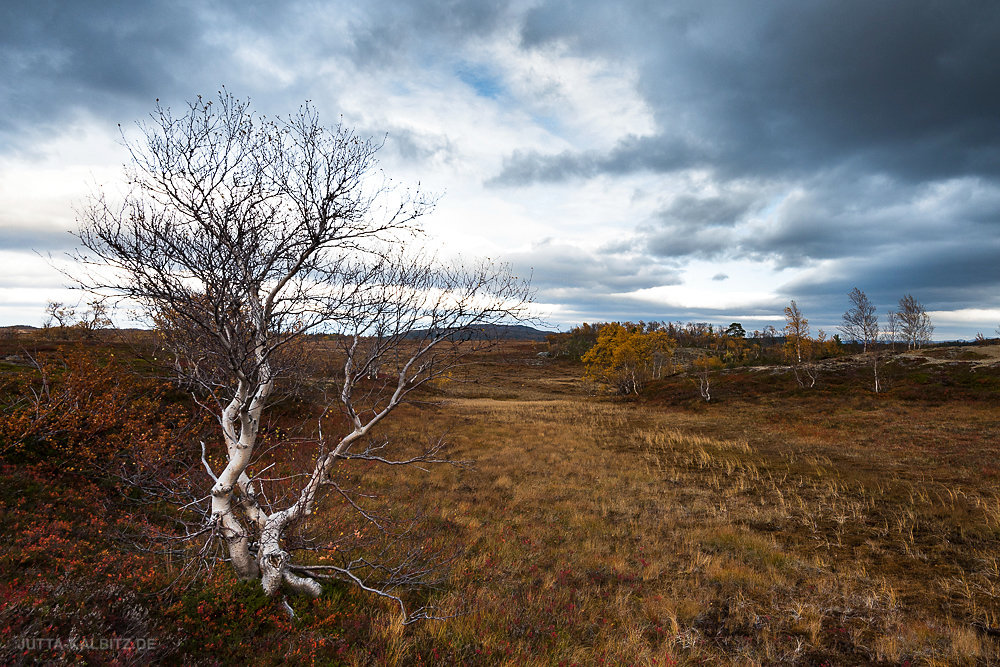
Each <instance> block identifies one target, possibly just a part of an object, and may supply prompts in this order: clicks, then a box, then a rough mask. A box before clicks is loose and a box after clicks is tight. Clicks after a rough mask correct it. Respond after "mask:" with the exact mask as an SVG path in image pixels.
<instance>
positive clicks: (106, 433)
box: [0, 345, 193, 471]
mask: <svg viewBox="0 0 1000 667" xmlns="http://www.w3.org/2000/svg"><path fill="white" fill-rule="evenodd" d="M22 359H23V365H22V366H21V368H20V370H18V371H17V372H14V373H10V374H7V375H6V376H5V385H4V387H3V391H4V393H5V394H6V397H5V398H6V400H5V403H6V406H5V409H4V410H3V411H2V412H0V456H2V457H3V458H5V459H8V460H18V461H22V460H23V461H43V460H44V461H48V462H50V463H58V464H59V465H60V467H61V468H62V469H63V470H66V471H81V470H87V469H89V468H90V467H92V466H94V465H97V464H98V463H100V464H101V465H102V466H103V467H106V466H107V465H108V464H109V463H110V462H112V461H117V460H120V459H121V458H122V457H128V458H133V459H134V458H138V459H142V460H143V461H145V462H148V463H153V462H156V461H158V460H164V459H167V458H172V457H173V455H174V454H176V453H177V452H176V450H177V448H178V447H179V446H181V443H180V440H179V438H178V434H179V431H180V430H181V429H184V428H190V427H191V426H192V424H193V422H192V418H193V416H192V412H191V411H190V410H188V409H186V408H185V407H184V406H183V405H181V404H179V403H177V402H176V401H171V400H168V399H169V397H168V394H169V393H170V392H171V391H172V387H171V386H170V385H169V384H167V383H165V382H161V381H158V380H155V379H151V378H145V377H141V376H139V375H138V374H137V373H135V372H134V371H132V370H131V369H129V368H128V367H127V366H126V365H125V364H123V363H122V362H121V361H120V360H119V359H117V358H116V357H115V353H114V352H113V351H104V352H103V353H98V352H96V351H94V350H93V349H88V348H84V347H82V346H79V345H75V346H70V347H64V348H60V349H58V350H57V351H55V352H53V353H43V354H40V355H30V354H28V353H24V355H23V357H22Z"/></svg>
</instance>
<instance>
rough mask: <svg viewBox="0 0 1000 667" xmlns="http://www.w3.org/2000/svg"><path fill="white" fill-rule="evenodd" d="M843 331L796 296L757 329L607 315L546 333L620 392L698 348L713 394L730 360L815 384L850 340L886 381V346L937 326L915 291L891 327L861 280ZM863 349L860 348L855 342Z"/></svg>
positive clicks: (916, 339) (557, 353) (700, 372)
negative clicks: (821, 364) (818, 319)
mask: <svg viewBox="0 0 1000 667" xmlns="http://www.w3.org/2000/svg"><path fill="white" fill-rule="evenodd" d="M847 296H848V300H849V304H850V306H849V308H848V309H847V311H846V312H845V313H844V315H843V318H842V321H841V324H840V327H839V329H840V333H841V334H843V336H844V338H843V339H842V338H841V336H840V334H833V335H832V336H831V335H829V334H828V333H827V332H825V331H823V330H822V329H819V330H818V331H817V332H816V333H815V334H813V333H812V332H811V330H810V326H809V320H808V319H807V318H806V317H805V315H804V314H803V312H802V310H801V309H800V308H799V306H798V304H797V303H796V302H795V301H794V300H792V301H791V302H790V303H789V305H788V306H787V307H786V308H785V310H784V316H785V325H784V327H783V328H782V329H780V330H779V329H776V328H775V327H774V326H771V325H768V326H766V327H764V328H763V329H761V330H754V331H752V332H750V333H748V332H747V331H746V329H744V327H743V325H742V324H741V323H740V322H733V323H731V324H730V325H729V326H728V327H725V328H723V327H721V326H717V325H714V324H710V323H707V322H688V323H686V324H682V323H681V322H645V321H642V320H640V321H639V322H601V323H594V324H591V323H587V322H584V323H583V324H582V325H580V326H577V327H574V328H573V329H571V330H569V331H567V332H563V333H554V334H550V335H549V336H548V337H547V341H548V345H549V353H550V354H551V355H552V356H554V357H559V358H564V359H568V360H571V361H579V362H582V363H583V364H584V365H585V367H586V371H585V373H586V377H588V378H590V379H592V380H596V381H598V382H601V383H603V384H606V385H609V386H611V387H613V388H614V389H615V390H616V391H617V392H618V393H620V394H629V393H639V392H640V391H641V390H642V387H643V386H644V385H645V384H647V383H648V382H650V381H652V380H657V379H659V378H661V377H663V376H664V375H665V374H667V373H670V372H673V371H674V370H675V367H676V366H677V365H678V363H675V351H676V350H678V349H681V348H683V349H686V350H690V351H694V354H690V355H688V357H689V358H687V359H686V360H685V362H684V363H680V365H682V366H685V367H690V368H691V369H692V370H693V371H694V372H695V374H696V376H697V377H698V378H699V390H700V392H701V395H702V397H703V398H705V400H710V393H709V385H710V375H709V374H710V371H712V370H714V369H718V368H723V367H727V366H728V367H732V366H740V365H759V364H788V365H789V366H790V367H791V369H792V371H793V373H794V375H795V379H796V381H797V382H798V383H799V385H800V386H802V387H812V386H815V384H816V378H817V370H816V366H815V362H816V361H818V360H821V359H825V358H829V357H834V356H837V355H842V354H847V353H848V352H850V349H849V344H850V345H855V346H858V347H860V348H861V350H860V351H861V352H862V353H863V354H865V355H867V358H868V359H869V360H870V363H871V365H872V369H873V377H874V389H875V391H876V392H879V391H880V390H881V389H882V386H881V383H880V378H879V361H880V357H881V355H882V354H883V353H884V351H885V349H886V348H887V347H888V348H891V349H894V348H895V346H896V345H897V344H900V345H905V346H906V348H907V349H915V348H919V347H921V346H923V345H925V344H927V343H929V342H930V340H931V336H932V335H933V332H934V326H933V324H932V323H931V319H930V316H929V315H928V314H927V311H926V309H925V308H924V306H923V305H922V304H921V303H920V302H919V301H917V300H916V299H915V298H914V297H913V296H912V295H910V294H907V295H905V296H904V297H902V298H901V299H900V300H899V309H898V310H890V311H889V312H888V314H887V318H886V322H885V325H884V327H881V326H880V323H879V318H878V312H877V310H876V308H875V306H874V305H873V304H872V303H871V301H870V300H869V299H868V296H867V295H866V294H865V293H864V292H863V291H862V290H860V289H859V288H857V287H855V288H854V289H852V290H851V291H850V292H849V293H848V295H847ZM855 349H856V348H855Z"/></svg>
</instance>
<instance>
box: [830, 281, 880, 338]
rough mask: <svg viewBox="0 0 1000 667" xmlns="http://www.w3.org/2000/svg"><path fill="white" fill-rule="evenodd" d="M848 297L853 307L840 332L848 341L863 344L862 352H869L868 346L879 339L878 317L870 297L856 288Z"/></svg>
mask: <svg viewBox="0 0 1000 667" xmlns="http://www.w3.org/2000/svg"><path fill="white" fill-rule="evenodd" d="M847 297H848V298H849V299H850V300H851V304H852V306H851V307H850V308H848V309H847V312H845V313H844V317H843V320H842V324H841V325H840V330H841V331H842V332H843V333H844V335H845V336H846V337H847V339H848V340H851V341H855V342H859V343H861V351H862V352H868V346H869V345H871V344H872V343H874V342H875V341H876V340H877V339H878V331H879V327H878V315H877V314H876V312H875V306H874V305H873V304H872V302H871V301H869V300H868V295H867V294H865V293H864V292H862V291H861V290H860V289H858V288H857V287H855V288H854V289H852V290H851V291H850V292H849V293H848V294H847Z"/></svg>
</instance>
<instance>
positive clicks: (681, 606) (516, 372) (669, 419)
mask: <svg viewBox="0 0 1000 667" xmlns="http://www.w3.org/2000/svg"><path fill="white" fill-rule="evenodd" d="M644 326H645V325H644ZM593 328H594V327H593V326H591V327H590V329H593ZM597 328H598V329H600V327H597ZM646 328H648V326H646ZM662 328H668V329H669V327H665V326H664V327H662ZM674 329H675V332H674V333H676V334H678V335H677V340H678V346H677V347H676V348H675V350H674V355H673V358H672V363H673V364H674V368H673V371H671V372H670V373H667V374H665V375H663V376H662V377H660V378H659V379H655V380H650V381H649V382H648V383H647V384H646V386H645V387H644V388H643V389H642V390H640V392H639V393H638V394H635V393H629V394H628V395H627V396H624V397H620V396H617V395H616V391H615V389H614V388H613V387H608V388H607V390H606V391H605V390H604V389H602V386H601V385H598V384H596V383H594V382H584V381H582V377H583V375H584V373H585V371H586V369H585V367H584V366H583V364H582V363H581V362H580V361H579V360H571V359H567V358H565V357H559V356H555V355H553V356H549V357H540V356H538V353H539V352H541V351H548V350H549V349H550V348H549V346H548V345H547V344H546V343H533V342H516V341H511V342H507V343H504V344H502V345H501V346H500V347H497V348H494V349H492V350H482V351H479V352H477V353H476V354H474V355H471V356H470V357H469V358H468V362H469V363H468V364H466V365H463V366H461V367H458V368H455V369H453V372H452V374H451V376H449V377H441V378H438V379H437V380H435V381H434V382H430V383H425V384H424V385H423V386H422V387H421V388H420V389H419V390H418V391H417V397H418V398H419V399H420V400H419V401H415V402H411V403H410V404H408V405H404V406H401V407H400V408H399V409H398V411H397V413H396V415H395V417H396V418H395V420H393V421H387V422H385V432H384V437H386V438H387V439H390V440H391V441H392V442H402V443H409V444H408V446H410V447H412V448H413V451H415V452H419V451H422V450H423V449H424V447H423V446H422V445H424V444H426V440H427V434H428V433H432V434H437V433H446V434H447V441H448V443H449V449H448V451H449V457H450V458H453V459H455V460H468V461H473V462H474V464H471V465H467V466H462V467H455V466H437V467H427V468H426V471H421V470H415V469H406V470H404V469H402V468H400V467H396V466H384V465H382V464H380V463H378V462H376V461H358V462H355V463H356V464H357V465H356V466H353V467H351V468H348V469H346V470H345V472H344V475H345V476H344V477H343V478H341V479H340V481H339V484H340V486H341V487H343V488H345V489H364V491H365V494H366V495H370V496H377V498H375V497H373V498H366V499H365V500H366V501H367V502H368V503H369V504H368V505H367V509H369V510H370V511H371V512H375V513H379V512H382V511H383V510H386V509H387V508H388V509H391V507H392V506H393V505H398V501H399V499H405V502H406V504H407V505H408V506H411V507H418V506H419V507H422V508H423V511H422V513H419V514H417V515H415V516H414V517H413V519H412V521H411V523H410V524H409V534H408V545H409V546H416V547H417V550H418V551H419V550H420V549H421V547H422V548H423V550H425V551H440V550H441V549H442V548H447V547H456V546H458V547H460V548H459V549H458V550H457V551H456V552H455V553H454V558H453V560H451V561H450V569H448V570H447V572H446V573H445V574H444V575H443V576H442V577H440V578H439V581H438V583H437V586H436V588H435V589H433V590H431V591H430V593H429V596H427V597H425V598H423V600H424V602H426V603H427V604H431V605H433V606H434V607H436V608H437V609H438V611H439V612H440V615H442V616H452V615H454V616H453V617H452V618H449V619H448V620H444V621H425V622H422V623H417V624H411V625H407V626H404V625H403V624H402V619H401V617H400V615H399V610H398V606H397V605H396V604H395V603H394V602H393V601H392V600H388V599H384V598H380V597H377V596H373V595H371V594H368V593H365V592H364V591H362V590H360V589H358V588H357V587H352V586H350V585H347V584H346V583H343V582H339V581H336V580H322V581H320V584H321V586H322V590H321V593H320V595H319V597H316V598H312V597H303V596H297V597H289V598H288V601H289V604H290V605H291V606H292V607H293V608H294V609H295V613H296V615H295V617H294V618H292V617H289V616H288V614H287V613H286V611H285V610H284V609H283V608H282V606H281V603H280V599H275V598H270V597H268V596H267V595H265V594H264V592H263V590H262V588H261V586H260V584H259V583H256V582H242V581H240V579H239V578H238V577H237V576H236V574H235V573H234V572H233V571H232V570H231V569H230V568H216V569H215V570H214V571H213V572H212V573H211V576H209V577H207V578H203V579H202V580H201V581H200V582H199V583H198V584H197V585H188V586H183V585H174V586H173V587H171V586H170V584H171V583H172V582H173V581H174V580H175V579H176V578H177V576H178V575H179V574H180V573H181V571H182V570H183V568H184V566H185V564H186V562H187V561H186V560H185V559H181V558H178V557H177V555H176V554H174V553H172V551H173V550H167V551H166V552H162V549H160V547H159V546H158V543H157V542H148V543H141V544H147V545H148V548H147V549H145V550H142V549H136V546H137V541H136V536H138V535H145V534H148V533H149V532H150V531H151V530H156V531H160V532H162V533H164V534H171V533H174V534H176V533H177V532H178V531H179V532H180V533H183V528H182V527H179V526H182V524H177V519H178V518H179V515H178V514H177V510H176V509H175V508H174V507H172V506H171V505H170V504H169V503H166V502H161V501H159V500H157V499H156V498H155V497H153V498H150V497H149V496H143V495H141V494H139V493H138V492H137V491H136V489H135V487H134V486H131V485H128V484H125V483H124V482H123V481H122V480H123V479H126V478H127V479H133V478H134V472H135V466H136V465H138V463H137V461H138V460H139V459H142V460H147V461H148V460H150V458H151V457H157V458H159V459H160V460H161V462H162V466H163V467H165V468H168V469H174V467H176V470H177V471H178V472H180V471H182V470H183V469H184V466H185V465H190V464H189V463H184V462H185V461H190V456H191V455H194V456H195V459H194V460H195V465H194V468H195V469H196V470H201V471H203V468H202V467H201V463H200V461H198V459H199V458H200V445H199V441H200V440H202V439H204V438H205V437H206V435H208V434H211V433H212V431H213V430H214V429H216V428H218V426H217V422H213V421H212V419H210V418H207V417H206V415H205V413H204V411H203V410H201V409H200V408H199V407H198V405H197V404H196V403H195V402H194V400H193V399H192V397H191V395H190V393H189V392H187V391H185V390H183V388H182V387H180V385H178V384H177V383H176V380H171V381H166V380H165V379H164V378H162V377H161V375H160V372H159V369H158V367H157V366H155V365H153V363H152V361H151V359H150V357H151V356H152V354H153V350H154V349H158V348H156V347H155V343H156V340H155V339H154V338H153V337H152V335H151V334H149V333H145V332H116V334H117V336H116V337H115V338H103V339H81V338H80V337H79V336H78V335H77V332H76V331H75V330H71V329H68V330H66V331H64V332H60V331H58V330H56V331H40V332H38V333H35V334H30V333H26V334H19V335H16V336H11V337H4V338H3V339H2V344H3V346H4V348H3V350H2V354H3V362H2V367H0V368H2V375H0V377H2V382H3V385H2V387H3V393H2V398H3V405H4V410H3V413H2V414H3V417H2V421H0V442H2V443H3V450H2V456H3V466H2V468H0V477H2V479H0V482H2V483H0V503H2V508H0V509H2V512H0V522H2V527H3V531H4V535H5V536H7V539H6V540H5V543H4V545H3V546H2V547H0V562H2V564H3V566H2V567H0V590H2V591H3V593H2V598H0V599H2V606H0V660H2V661H3V662H4V663H8V664H17V663H19V662H35V661H72V660H78V661H87V662H91V663H110V662H118V663H119V664H121V663H130V662H132V663H136V662H146V661H149V660H162V661H167V662H172V663H184V664H213V663H216V662H218V661H220V660H224V661H234V660H245V661H252V662H253V663H255V664H279V663H281V664H285V663H288V664H311V663H314V662H320V663H326V664H331V663H332V664H372V663H376V664H420V663H452V664H455V663H465V664H498V663H499V664H558V663H563V664H573V663H576V664H601V663H602V662H603V663H604V664H649V665H652V664H660V665H663V664H703V663H706V662H707V663H712V664H732V665H744V664H774V663H780V662H793V663H803V664H823V663H827V664H857V663H885V664H903V663H905V662H907V661H909V662H910V664H990V663H995V662H997V661H998V660H1000V648H998V633H1000V604H998V600H1000V597H998V595H1000V569H998V560H997V558H998V556H997V554H998V552H1000V550H998V547H1000V492H998V486H997V479H998V476H1000V469H998V467H997V465H996V461H998V460H1000V458H998V454H1000V452H998V447H1000V446H998V444H997V443H998V442H1000V427H998V424H1000V420H997V418H996V417H997V414H996V410H997V407H996V406H997V404H998V401H1000V345H996V344H995V343H992V344H986V345H979V346H966V347H954V346H952V347H942V346H937V345H925V346H924V347H922V348H920V349H917V350H911V351H902V350H901V351H898V352H897V353H894V354H893V353H886V356H885V359H884V361H883V368H884V374H885V377H887V378H890V379H891V383H890V384H889V385H888V387H887V388H886V390H885V391H883V392H880V393H879V394H875V393H874V392H872V391H871V389H870V367H869V366H868V364H867V361H866V360H865V359H864V357H863V356H859V355H854V354H843V353H841V354H838V355H835V356H825V353H824V354H818V355H817V359H816V361H815V362H814V363H815V364H816V366H817V370H818V373H819V379H818V381H817V383H816V385H815V386H814V387H811V388H810V387H802V386H800V384H799V383H798V382H797V381H796V379H795V376H794V373H793V372H792V370H791V367H790V365H789V361H790V360H789V359H788V358H787V356H786V355H787V346H786V345H785V342H784V341H782V340H780V337H763V336H762V337H760V338H757V337H755V336H753V335H752V334H751V335H748V336H747V338H746V339H744V340H743V342H742V343H739V344H738V346H737V347H739V349H738V350H734V349H733V348H731V347H730V348H728V350H729V352H728V353H729V359H730V360H729V361H723V359H724V358H726V354H727V346H726V345H725V344H724V343H725V341H720V340H715V338H717V329H715V328H713V329H712V334H711V340H710V337H709V335H708V327H707V326H706V327H700V326H697V325H692V326H691V327H687V326H681V327H679V329H680V331H678V330H677V329H678V327H676V326H675V327H674ZM724 332H725V330H723V333H724ZM583 333H584V334H585V335H589V334H588V333H587V332H586V331H584V332H583ZM62 334H65V335H62ZM561 336H562V338H560V337H557V338H556V340H555V341H554V342H553V348H552V349H553V350H555V349H558V348H559V346H560V345H561V344H562V343H564V342H565V337H566V334H563V335H561ZM119 338H125V339H126V340H125V341H119V340H118V339H119ZM593 338H594V340H595V341H596V339H597V336H596V335H595V336H594V337H593ZM772 338H776V342H773V343H767V344H765V343H764V342H763V341H765V340H768V341H770V340H771V339H772ZM681 340H683V341H684V343H692V342H698V341H700V342H701V343H704V344H706V345H707V347H704V348H699V347H694V346H690V345H684V344H682V343H681V342H680V341H681ZM474 343H475V341H466V344H474ZM302 345H303V348H302V349H303V351H304V353H305V354H306V355H307V356H309V357H311V358H315V359H318V358H324V357H328V358H330V359H338V358H340V357H339V356H338V355H339V354H340V353H339V352H338V345H339V342H338V341H331V340H328V339H326V338H325V337H323V336H310V337H305V338H304V339H303V341H302ZM754 346H760V347H761V349H760V350H759V351H758V350H755V349H754ZM859 348H860V346H859ZM584 353H585V352H584ZM709 355H712V356H713V358H716V359H718V360H719V364H722V365H723V366H724V367H723V368H719V369H716V370H714V371H713V375H712V384H711V395H712V400H711V401H710V402H706V401H704V400H702V398H701V397H700V396H699V394H698V390H697V386H696V385H695V384H693V382H694V380H693V377H692V375H691V369H690V364H691V360H693V359H696V358H702V357H707V356H709ZM755 355H757V356H759V359H758V360H757V361H756V362H754V361H753V359H754V357H755ZM820 357H822V358H820ZM322 400H323V396H322V393H321V392H319V393H310V392H307V391H304V390H303V391H300V392H299V393H298V394H293V395H291V396H290V397H289V398H288V399H287V400H286V401H284V402H283V403H282V404H280V406H278V408H276V409H275V410H274V411H273V412H272V414H271V416H270V418H269V419H268V422H267V424H266V428H264V429H262V435H261V438H262V440H263V441H264V442H266V443H268V444H269V445H271V444H274V443H278V442H285V441H287V440H289V439H290V440H291V441H292V451H293V454H294V457H295V459H296V461H299V462H305V461H309V460H311V451H312V449H311V446H310V444H309V441H308V440H307V439H302V440H299V439H298V436H295V435H294V434H295V433H296V430H295V429H301V428H302V427H301V424H302V423H303V420H302V418H303V416H308V415H311V414H314V413H313V409H314V405H316V404H320V403H319V402H321V401H322ZM223 457H224V454H221V455H220V454H219V453H216V454H215V455H212V454H211V453H210V454H209V455H208V457H207V459H208V461H209V463H210V464H211V465H212V466H215V467H217V466H218V465H219V464H220V463H222V461H223V460H224V458H223ZM265 474H266V473H265ZM271 474H272V475H273V473H271ZM274 476H276V477H277V476H280V475H274ZM287 488H289V489H291V488H293V487H292V486H291V485H289V486H288V487H287ZM307 521H308V525H307V526H306V527H305V528H304V529H303V534H304V535H305V534H307V533H305V530H306V529H308V531H309V533H308V535H309V536H310V537H311V539H313V540H318V541H323V540H329V541H338V540H339V541H340V544H341V547H340V550H344V551H351V550H354V549H355V548H356V547H357V546H358V542H359V540H362V541H363V540H365V539H369V540H371V539H373V537H374V534H373V533H367V532H363V531H370V530H371V526H370V524H369V523H368V522H367V521H365V520H364V518H363V517H361V516H359V515H358V514H357V512H356V511H355V510H354V509H353V508H351V507H350V506H349V505H347V504H345V503H334V502H327V503H321V504H320V505H319V506H318V507H317V508H316V509H315V511H314V513H313V515H311V516H310V517H309V518H308V519H307ZM355 531H357V532H358V533H359V534H361V535H362V537H361V538H358V537H355ZM347 537H349V538H350V539H345V538H347ZM367 546H368V548H370V547H371V546H374V545H373V544H369V545H367ZM381 546H382V547H383V548H384V549H385V551H386V553H384V554H383V555H385V556H389V555H392V554H391V553H389V552H392V550H393V549H396V550H397V552H396V553H395V555H396V556H405V555H406V554H407V553H409V551H410V549H404V548H403V546H402V545H400V544H398V543H393V542H392V541H388V542H384V543H381ZM191 548H192V549H194V548H195V547H194V546H192V547H191ZM400 550H401V551H400ZM338 551H339V550H338ZM316 553H317V554H318V552H316ZM334 556H336V552H335V553H334ZM317 562H322V561H317ZM327 562H336V561H327ZM426 595H427V594H425V596H426ZM112 638H125V639H131V640H133V641H132V643H131V644H129V643H125V644H124V645H122V646H121V647H120V648H119V649H117V650H113V651H108V650H100V649H99V648H89V647H92V646H95V645H99V642H100V641H101V640H102V639H112ZM137 638H140V639H147V640H151V641H146V642H144V643H138V644H137V643H136V642H135V641H134V640H135V639H137ZM33 640H48V641H47V642H45V641H34V643H32V641H33ZM56 640H59V643H55V641H56ZM73 641H75V644H74V643H72V642H73Z"/></svg>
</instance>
